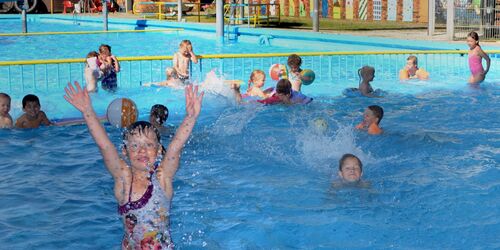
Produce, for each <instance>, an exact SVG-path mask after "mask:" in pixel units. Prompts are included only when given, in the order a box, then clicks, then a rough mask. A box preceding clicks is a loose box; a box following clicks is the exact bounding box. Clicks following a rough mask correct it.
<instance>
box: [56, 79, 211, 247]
mask: <svg viewBox="0 0 500 250" xmlns="http://www.w3.org/2000/svg"><path fill="white" fill-rule="evenodd" d="M75 87H76V89H75ZM75 87H74V86H73V84H71V83H68V86H67V87H66V88H65V92H66V95H65V96H64V98H65V99H66V100H67V101H68V102H69V103H71V104H72V105H73V106H74V107H75V108H77V109H78V110H79V111H80V112H82V114H83V117H84V119H85V122H86V123H87V126H88V128H89V132H90V134H91V135H92V137H93V138H94V140H95V142H96V144H97V146H98V147H99V149H100V151H101V154H102V156H103V158H104V164H105V165H106V168H107V170H108V171H109V172H110V173H111V175H112V176H113V179H114V195H115V198H116V200H117V202H118V212H119V214H120V215H121V217H122V221H123V227H124V238H123V241H122V249H140V247H141V242H143V241H145V240H147V241H151V240H152V241H154V245H159V246H161V249H173V247H174V245H173V243H172V239H171V237H170V230H169V227H170V226H169V224H170V221H169V215H170V214H169V210H170V206H171V201H172V196H173V187H172V182H173V178H174V176H175V173H176V172H177V169H178V167H179V161H180V157H181V153H182V149H183V148H184V144H185V143H186V141H187V139H188V138H189V136H190V135H191V132H192V130H193V128H194V125H195V123H196V120H197V118H198V115H199V114H200V111H201V103H202V100H203V92H202V93H201V94H198V86H196V87H194V88H193V86H191V85H189V86H186V87H185V96H186V116H185V117H184V120H183V121H182V123H181V125H180V126H179V129H178V130H177V132H176V133H175V135H174V138H173V139H172V141H171V143H170V145H169V146H168V149H167V152H166V154H165V156H163V157H162V154H161V148H162V147H161V137H160V133H159V131H158V130H157V129H156V128H155V127H154V126H153V125H151V124H150V123H149V122H144V121H139V122H135V123H134V124H132V125H130V126H129V127H128V128H127V130H125V132H124V133H123V142H124V144H123V148H122V151H121V154H122V155H123V156H124V157H125V158H126V159H122V158H121V157H120V155H119V153H118V150H117V148H116V147H115V146H114V145H113V143H112V142H111V140H110V139H109V137H108V135H107V133H106V130H104V127H103V126H102V125H101V123H100V122H99V119H98V117H97V115H96V113H95V111H94V109H93V107H92V103H91V100H90V97H89V93H88V91H87V90H86V89H82V88H81V87H80V84H79V83H78V82H75ZM131 214H133V215H134V216H135V218H136V222H135V223H134V226H133V227H132V226H130V219H129V222H128V223H129V225H127V218H130V217H132V216H131ZM153 233H154V235H155V237H153V238H151V237H150V234H153Z"/></svg>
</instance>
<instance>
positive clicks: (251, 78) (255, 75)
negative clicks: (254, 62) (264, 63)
mask: <svg viewBox="0 0 500 250" xmlns="http://www.w3.org/2000/svg"><path fill="white" fill-rule="evenodd" d="M258 75H262V76H264V77H266V73H264V71H262V70H260V69H256V70H254V71H252V73H251V74H250V80H248V88H250V85H251V84H252V83H253V82H254V81H255V78H256V77H257V76H258Z"/></svg>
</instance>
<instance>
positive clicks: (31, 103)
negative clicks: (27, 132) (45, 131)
mask: <svg viewBox="0 0 500 250" xmlns="http://www.w3.org/2000/svg"><path fill="white" fill-rule="evenodd" d="M23 111H24V114H22V115H21V116H20V117H19V118H17V121H16V128H38V127H40V125H45V126H49V125H52V123H51V122H50V121H49V119H48V118H47V115H45V112H43V111H41V110H40V100H39V99H38V97H37V96H36V95H31V94H30V95H26V96H25V97H24V98H23Z"/></svg>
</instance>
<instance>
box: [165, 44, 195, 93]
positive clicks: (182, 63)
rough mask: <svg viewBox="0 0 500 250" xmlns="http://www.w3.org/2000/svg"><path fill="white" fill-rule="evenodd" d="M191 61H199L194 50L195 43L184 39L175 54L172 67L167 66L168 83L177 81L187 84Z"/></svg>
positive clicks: (174, 83)
mask: <svg viewBox="0 0 500 250" xmlns="http://www.w3.org/2000/svg"><path fill="white" fill-rule="evenodd" d="M189 62H193V63H198V59H197V58H196V55H195V54H194V52H193V45H192V44H191V41H189V40H183V41H182V42H181V43H180V44H179V51H177V52H176V53H175V54H174V58H173V59H172V64H173V67H172V68H170V67H169V68H167V70H166V71H167V83H166V85H170V84H173V85H174V86H175V85H176V83H179V82H180V83H181V84H187V83H188V82H189Z"/></svg>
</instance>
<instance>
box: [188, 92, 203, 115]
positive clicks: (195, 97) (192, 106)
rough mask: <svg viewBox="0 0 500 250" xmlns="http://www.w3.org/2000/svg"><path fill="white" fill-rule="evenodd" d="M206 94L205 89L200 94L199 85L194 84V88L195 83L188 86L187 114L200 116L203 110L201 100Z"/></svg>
mask: <svg viewBox="0 0 500 250" xmlns="http://www.w3.org/2000/svg"><path fill="white" fill-rule="evenodd" d="M204 94H205V93H204V92H203V91H202V92H201V93H200V94H198V86H194V88H193V85H188V86H186V88H185V95H186V115H187V116H188V117H193V118H197V117H198V115H199V114H200V111H201V102H202V100H203V95H204Z"/></svg>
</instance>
